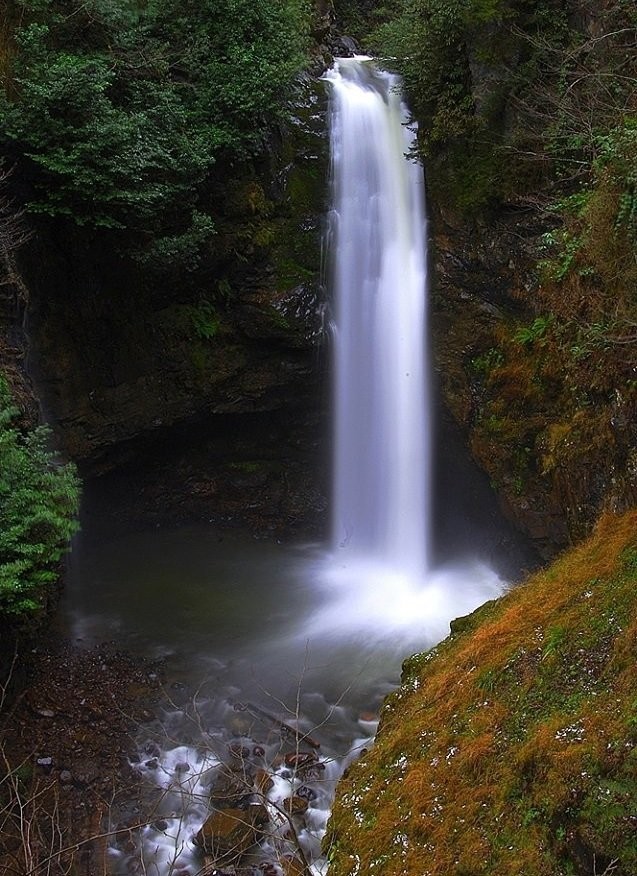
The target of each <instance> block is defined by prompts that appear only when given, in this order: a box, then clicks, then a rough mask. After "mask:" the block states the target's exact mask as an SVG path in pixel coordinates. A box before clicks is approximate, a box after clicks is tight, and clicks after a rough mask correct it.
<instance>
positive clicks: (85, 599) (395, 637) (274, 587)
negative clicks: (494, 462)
mask: <svg viewBox="0 0 637 876" xmlns="http://www.w3.org/2000/svg"><path fill="white" fill-rule="evenodd" d="M332 562H333V558H332V556H331V554H330V553H329V552H328V551H327V550H326V549H325V548H324V547H323V546H321V545H318V544H297V545H288V544H280V543H278V542H274V541H268V540H262V539H256V538H254V537H252V536H250V535H248V534H241V533H239V532H236V531H229V532H228V531H226V532H221V531H217V530H215V529H213V528H212V527H207V526H204V525H197V526H187V527H180V528H175V529H169V528H167V529H163V528H156V529H153V530H151V531H147V532H143V531H142V532H136V533H130V534H126V535H122V534H121V533H120V534H117V535H113V536H110V537H109V536H108V535H106V534H105V533H103V532H99V533H93V534H92V533H91V531H90V529H89V530H85V531H84V532H83V533H82V534H81V535H80V536H79V537H78V538H77V539H76V543H75V545H74V548H73V552H72V554H71V556H70V559H69V564H68V573H67V588H66V592H65V596H64V601H63V605H62V618H63V623H64V625H65V627H66V632H67V633H68V635H69V636H70V637H72V638H73V640H74V641H75V642H76V644H78V645H83V646H86V647H90V646H92V645H93V644H97V643H101V642H104V641H116V642H117V645H118V647H124V648H126V649H128V650H130V651H132V652H136V653H138V654H140V655H142V656H144V657H150V658H155V659H161V661H162V666H163V672H164V674H165V677H166V679H167V682H166V693H167V699H166V702H165V704H164V706H163V707H162V709H161V710H160V712H159V714H158V716H157V719H156V721H154V722H152V723H150V724H149V725H148V726H144V727H140V728H139V734H138V740H137V741H138V752H137V755H135V756H133V758H132V763H133V766H134V768H135V769H136V770H137V771H138V772H139V773H140V774H141V775H142V777H143V779H144V784H145V786H146V789H147V792H148V802H147V807H150V808H149V811H150V812H151V813H152V814H151V816H149V817H148V822H149V823H148V824H147V826H146V827H144V828H143V830H142V831H141V833H140V834H139V837H138V845H136V846H135V847H134V848H130V847H128V848H121V847H118V846H117V844H114V846H113V847H112V849H111V858H112V863H113V872H114V873H116V874H118V876H119V874H121V876H128V874H135V873H138V872H146V873H148V874H153V876H169V874H175V876H176V874H179V873H181V874H186V873H188V874H191V876H194V874H195V873H198V872H199V868H200V866H201V854H200V852H199V850H198V849H197V848H196V847H195V845H194V844H193V842H192V840H193V837H194V836H195V834H196V833H197V831H198V830H199V828H200V827H201V825H202V824H203V823H204V821H205V820H206V817H207V815H208V812H209V800H210V797H211V795H212V796H213V797H214V788H215V786H216V785H218V783H219V781H220V778H223V777H224V776H226V775H227V774H228V773H233V774H234V772H235V771H236V766H237V764H236V763H233V761H234V760H236V758H237V756H238V757H239V759H240V761H241V769H242V771H243V772H244V773H246V772H248V773H250V776H252V774H254V773H255V772H256V771H258V770H264V771H268V773H269V774H270V775H271V777H272V779H271V780H272V782H273V785H272V787H271V788H268V790H267V794H264V797H267V805H268V806H270V807H271V811H270V828H269V830H270V835H269V838H268V839H267V840H266V841H263V842H262V843H261V845H260V846H259V847H258V852H257V853H256V854H255V855H253V858H252V859H249V861H248V863H249V864H250V866H251V867H259V866H261V867H262V868H265V869H261V870H259V869H253V870H250V869H244V870H241V871H240V872H242V873H243V872H245V873H250V872H256V873H259V872H261V873H277V872H279V871H278V870H276V868H275V869H274V870H267V867H268V866H270V867H273V866H275V864H274V862H275V861H277V860H280V859H281V858H282V857H283V858H284V857H285V856H286V854H288V853H289V854H290V855H291V856H292V858H293V857H294V850H295V846H296V840H295V841H294V842H292V841H291V840H290V838H289V836H286V834H287V833H288V827H289V825H288V823H287V815H286V814H281V807H282V806H283V805H284V801H286V800H290V799H303V800H304V801H305V802H307V808H306V809H304V811H303V812H299V813H295V814H294V818H293V820H294V826H295V829H296V831H297V833H298V842H299V843H300V844H301V847H302V849H303V851H304V854H305V855H306V857H307V859H308V860H310V861H312V862H314V863H313V867H314V872H315V873H322V872H324V867H325V862H324V861H323V860H322V858H321V857H320V842H321V839H322V837H323V834H324V831H325V826H326V821H327V817H328V814H329V807H330V805H331V800H332V797H333V793H334V787H335V784H336V781H337V780H338V777H339V776H340V774H341V772H342V770H343V768H344V767H345V765H346V764H347V763H348V762H349V761H350V760H351V758H352V757H354V756H355V754H356V751H357V750H358V749H359V748H360V747H361V746H365V745H369V744H370V743H371V741H372V737H373V734H374V733H375V730H376V726H377V723H376V722H377V715H378V711H379V707H380V705H381V702H382V700H383V698H384V697H385V696H386V695H387V693H389V692H390V691H391V690H392V689H393V688H394V687H395V685H396V683H397V681H398V678H399V673H400V664H401V661H402V660H403V659H404V658H405V657H406V656H407V655H408V654H410V653H411V652H413V651H416V650H422V649H424V648H427V647H429V646H431V645H432V644H434V643H435V642H437V641H439V640H440V639H441V638H443V637H444V636H445V635H446V634H447V632H448V624H449V620H450V619H451V618H453V617H456V616H458V615H462V614H465V613H467V612H469V611H470V610H472V609H473V608H474V607H476V606H477V605H478V604H479V603H480V602H482V601H484V600H485V599H487V598H490V597H493V596H496V595H497V594H498V593H499V592H500V590H501V587H502V582H501V579H500V578H499V576H498V575H497V574H495V573H494V572H493V571H491V570H490V569H489V568H488V567H487V566H486V565H485V564H483V563H481V562H478V561H472V562H465V563H463V564H459V565H456V566H455V567H454V566H453V565H448V566H446V567H442V568H439V569H437V570H436V571H435V572H433V573H432V575H431V580H430V581H429V582H428V583H427V584H426V585H425V587H424V588H423V589H422V590H421V591H419V592H412V591H407V590H405V591H403V592H400V590H398V589H397V587H396V582H393V581H391V580H387V581H386V582H385V584H384V585H383V583H382V582H381V581H380V580H378V581H376V585H375V587H374V588H373V589H371V590H368V591H367V592H365V590H364V589H363V588H362V587H361V588H359V589H356V588H354V589H350V590H348V592H343V590H342V588H341V586H340V585H339V584H338V582H334V580H333V579H332V578H331V577H330V574H329V572H330V568H331V564H332ZM291 733H298V734H299V736H298V738H297V737H293V738H291ZM306 736H307V737H309V739H310V740H311V742H312V745H309V746H308V744H306V743H305V741H304V737H306ZM314 744H316V746H317V747H315V745H314ZM318 746H320V748H319V747H318ZM237 752H238V755H237ZM296 753H300V754H307V755H308V756H309V758H310V761H309V762H308V763H301V764H300V765H299V764H296V763H294V760H293V758H294V755H295V754H296ZM286 755H287V757H286ZM315 755H317V757H315ZM250 780H251V781H252V778H251V779H250ZM299 794H300V795H301V796H300V797H299ZM303 806H305V803H304V804H303ZM245 866H246V864H245V862H244V863H242V867H245ZM220 872H224V871H220Z"/></svg>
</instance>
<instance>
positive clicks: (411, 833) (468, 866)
mask: <svg viewBox="0 0 637 876" xmlns="http://www.w3.org/2000/svg"><path fill="white" fill-rule="evenodd" d="M636 532H637V512H635V511H632V512H629V513H627V514H625V515H623V516H620V517H615V516H610V515H608V516H606V517H604V518H603V519H602V520H601V522H600V523H599V524H598V526H597V528H596V529H595V531H594V533H593V535H592V536H591V538H590V539H589V540H588V541H586V542H585V543H583V544H582V545H581V546H580V547H578V548H575V549H573V550H571V551H569V552H567V553H565V554H564V555H563V556H562V557H561V558H559V559H558V560H557V561H556V562H555V563H554V564H553V565H552V566H550V567H548V568H547V569H545V570H544V571H541V572H539V573H538V574H536V575H534V576H532V577H531V578H530V579H529V580H528V581H527V582H526V583H525V584H523V585H521V586H519V587H517V588H516V589H514V590H512V591H511V592H510V593H508V594H507V595H505V596H504V597H502V598H501V599H499V600H497V601H496V602H494V603H490V604H488V605H487V606H485V607H483V608H482V609H479V610H478V611H477V612H475V613H474V615H472V616H470V618H468V619H467V620H466V622H465V623H464V624H462V625H460V627H461V629H460V630H459V631H458V632H456V633H455V634H454V635H452V636H451V637H450V638H448V639H447V640H446V641H445V642H443V643H442V644H441V645H439V646H438V647H437V648H434V649H433V650H432V651H430V652H428V653H425V654H419V655H415V656H414V657H412V658H410V659H409V660H407V661H406V662H405V664H404V671H403V680H402V685H401V687H400V688H399V689H398V690H397V691H396V693H394V694H393V695H391V696H390V697H389V698H388V700H387V701H386V704H385V708H384V711H383V714H382V717H381V724H380V728H379V733H378V737H377V741H376V744H375V746H374V748H373V749H372V750H371V751H370V752H368V753H366V754H365V755H364V757H363V758H361V760H360V761H358V763H356V764H355V765H354V766H353V767H352V768H351V769H350V771H349V773H348V774H347V776H346V777H345V778H344V779H343V780H342V782H341V784H340V786H339V794H338V799H337V802H336V805H335V808H334V810H333V816H332V821H331V826H330V829H329V831H328V836H327V837H326V845H325V850H326V852H327V853H328V854H329V856H330V860H331V867H330V874H331V876H353V874H354V873H366V874H372V873H375V872H378V873H383V876H394V874H402V873H405V872H407V873H420V874H423V876H425V874H426V876H442V874H445V876H448V874H450V873H454V874H465V876H468V874H471V876H478V874H481V873H484V874H489V876H519V874H520V873H524V874H525V876H543V874H546V873H551V874H553V876H569V874H574V876H585V874H586V876H588V874H591V873H600V874H601V873H604V872H608V873H610V872H612V873H614V874H615V876H632V874H634V873H635V872H636V871H637V841H636V831H637V825H636V823H635V811H636V807H637V796H636V790H635V789H636V787H637V784H636V782H635V770H636V769H637V735H636V731H635V726H636V712H635V690H636V689H637V675H636V669H635V667H636V665H637V661H636V656H637V654H636V648H637V624H636V621H635V618H636V616H637V587H636V586H635V585H636V583H637V535H636ZM455 629H456V630H458V629H459V628H458V626H456V627H455Z"/></svg>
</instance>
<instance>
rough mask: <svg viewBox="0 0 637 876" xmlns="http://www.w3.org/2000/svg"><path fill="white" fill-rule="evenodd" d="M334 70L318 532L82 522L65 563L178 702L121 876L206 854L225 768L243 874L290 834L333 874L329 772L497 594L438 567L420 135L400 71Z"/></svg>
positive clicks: (469, 575)
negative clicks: (286, 535)
mask: <svg viewBox="0 0 637 876" xmlns="http://www.w3.org/2000/svg"><path fill="white" fill-rule="evenodd" d="M326 79H327V81H328V88H329V91H330V101H331V143H332V169H333V192H334V201H333V208H332V211H331V220H330V246H331V248H332V252H333V263H334V270H333V277H334V287H335V296H336V300H335V305H334V335H335V351H336V352H335V371H336V377H335V398H336V401H335V420H336V426H335V428H336V434H335V447H336V451H335V474H334V525H333V539H332V545H331V546H324V545H319V544H301V545H281V544H278V543H275V542H272V541H259V540H255V539H254V538H251V537H250V536H248V535H240V534H236V533H235V534H229V533H220V532H216V531H214V530H213V529H212V528H210V527H205V526H198V527H190V528H181V529H178V530H163V529H155V530H153V531H151V532H146V533H143V532H142V533H136V534H129V535H125V536H122V535H118V536H117V537H113V538H105V537H103V536H102V535H100V534H99V533H95V534H93V535H92V534H91V532H90V530H89V531H85V532H84V534H83V535H82V536H81V537H80V539H79V540H78V543H77V545H76V547H75V550H74V552H73V555H72V558H71V562H70V567H69V576H68V577H69V582H68V587H67V592H66V597H65V599H66V603H65V611H66V618H67V622H68V625H69V628H70V630H71V632H72V635H74V636H75V637H76V638H77V639H78V640H82V641H84V642H86V643H87V644H90V643H92V642H95V641H102V640H104V639H115V640H117V641H118V642H121V643H123V644H125V645H126V646H127V647H128V648H131V649H135V648H136V649H138V650H139V652H140V653H143V654H144V655H150V656H157V657H162V658H163V659H164V661H165V666H166V667H167V669H166V671H167V673H168V694H169V698H170V699H169V700H167V702H166V705H165V708H164V710H163V712H162V714H160V715H159V716H158V720H157V721H156V722H155V723H153V724H152V725H149V726H148V727H144V728H140V733H139V738H138V747H137V752H136V753H135V754H134V755H133V757H132V762H133V765H134V767H135V769H137V770H138V772H139V773H140V775H141V776H142V777H143V779H144V781H145V782H146V787H147V789H148V795H149V800H153V801H154V802H153V805H154V807H155V808H154V809H153V814H152V818H149V822H148V824H147V826H146V827H145V828H144V829H143V830H142V831H141V832H140V833H139V834H138V836H137V840H136V841H135V842H134V843H133V847H132V848H131V845H130V842H129V843H128V845H126V844H120V845H117V844H115V845H114V846H113V848H112V849H111V857H112V862H113V871H114V873H116V874H118V876H129V874H135V873H141V872H143V873H147V874H151V876H177V874H181V876H186V874H190V876H194V874H195V873H197V872H198V871H199V868H200V867H201V863H202V858H201V854H200V852H199V851H198V850H197V849H196V847H195V846H194V845H193V842H192V838H193V836H194V834H195V833H196V831H197V830H198V829H199V828H200V827H201V825H202V823H203V822H204V820H205V819H206V816H207V814H208V812H209V808H210V797H211V795H212V797H213V798H217V797H218V796H219V794H220V791H219V787H220V783H221V784H223V782H224V781H226V780H227V779H228V777H229V776H231V777H233V781H235V783H236V781H237V780H238V779H237V777H238V776H239V774H240V776H241V777H242V780H243V781H245V782H246V783H247V784H246V786H245V794H244V795H243V797H244V798H245V800H243V799H242V804H241V805H245V806H248V805H249V804H255V803H257V802H260V803H261V804H264V805H265V807H266V816H267V817H268V819H269V820H268V822H267V826H266V827H264V828H263V833H262V840H261V843H260V845H259V846H258V847H257V848H256V850H255V851H254V852H253V853H252V855H251V857H249V858H248V859H246V860H244V861H242V865H241V866H242V868H243V869H242V870H241V872H242V873H246V874H248V873H261V874H280V873H281V872H282V871H281V869H280V867H279V866H278V864H277V863H276V862H277V860H280V859H281V858H282V857H284V858H285V857H286V856H287V857H295V856H297V857H298V854H299V847H300V849H301V854H302V855H304V856H305V858H306V860H307V861H309V862H310V863H311V867H312V872H313V873H315V874H323V873H325V872H326V868H327V864H326V862H325V860H324V859H323V858H322V857H321V854H320V844H321V839H322V837H323V834H324V832H325V825H326V820H327V816H328V811H329V806H330V802H331V799H332V795H333V792H334V787H335V783H336V781H337V779H338V777H339V775H340V773H341V772H342V769H343V768H344V766H345V764H346V763H347V762H348V761H349V760H350V759H351V758H352V757H354V756H356V752H357V750H358V749H359V748H360V747H361V746H364V745H369V744H371V743H372V738H373V734H374V732H375V729H376V716H377V714H378V710H379V707H380V704H381V702H382V699H383V697H384V696H385V695H386V694H387V693H388V692H389V691H390V690H391V689H392V687H393V686H394V685H395V684H396V682H397V679H398V675H399V668H400V662H401V660H402V659H403V658H404V657H405V656H406V655H408V654H409V653H411V652H413V651H415V650H422V649H424V648H427V647H429V646H431V645H432V644H434V643H435V642H437V641H439V640H440V639H441V638H443V637H444V636H445V635H446V634H447V632H448V624H449V620H450V619H451V618H453V617H457V616H459V615H462V614H466V613H467V612H469V611H471V610H472V609H473V608H475V607H476V606H477V605H479V604H480V603H481V602H483V601H485V600H486V599H489V598H491V597H493V596H495V595H497V594H498V593H499V592H501V589H502V582H501V580H500V578H499V577H498V575H497V574H496V573H495V572H493V571H492V570H491V569H490V568H489V567H488V566H487V565H485V564H484V563H483V562H480V561H478V560H467V559H464V560H462V561H457V562H455V563H454V562H451V563H446V564H445V566H444V567H434V563H433V560H432V551H431V536H430V530H431V524H430V517H431V513H430V494H431V489H430V487H429V482H430V446H429V445H430V441H431V439H430V437H429V434H430V430H429V428H428V418H429V407H430V405H429V401H428V377H427V367H426V363H427V351H426V347H425V337H426V325H425V321H426V302H425V290H426V254H425V251H424V241H425V238H426V233H425V221H424V211H423V182H422V171H421V169H420V168H419V167H418V165H417V164H415V163H414V162H412V161H409V160H407V158H406V157H405V153H406V152H407V151H408V150H409V146H410V143H411V140H412V138H413V131H410V129H409V127H408V126H407V124H406V122H407V115H406V111H405V108H404V106H403V105H402V102H401V97H400V93H399V88H398V86H399V83H398V80H397V79H396V77H394V76H392V75H390V74H387V73H384V72H379V71H377V70H376V69H375V68H374V67H373V66H372V65H371V64H370V63H368V62H367V61H365V60H361V59H348V60H342V61H339V62H337V64H336V65H335V67H334V69H333V70H332V71H330V73H329V74H328V75H327V76H326ZM299 754H302V755H303V758H305V759H301V760H299V759H298V755H299ZM264 771H265V772H267V773H268V774H269V777H270V778H269V780H268V781H267V782H266V784H265V785H264V786H263V787H262V788H261V789H258V788H257V790H256V791H255V784H254V783H255V782H256V781H257V778H255V777H258V776H260V775H262V773H263V772H264ZM270 783H271V784H270ZM153 794H154V795H155V796H154V797H153ZM233 795H234V796H233V797H232V799H233V805H235V806H236V805H237V799H239V798H240V797H241V795H239V797H238V796H237V793H236V789H235V791H234V792H233ZM286 801H293V802H292V803H290V802H287V803H286ZM299 801H301V802H299ZM292 806H294V807H297V808H296V809H294V811H293V812H292V814H290V812H289V811H288V810H290V807H292ZM286 807H287V808H286ZM242 811H243V810H242ZM245 811H248V810H247V809H246V810H245ZM250 868H252V869H250ZM294 872H295V871H294Z"/></svg>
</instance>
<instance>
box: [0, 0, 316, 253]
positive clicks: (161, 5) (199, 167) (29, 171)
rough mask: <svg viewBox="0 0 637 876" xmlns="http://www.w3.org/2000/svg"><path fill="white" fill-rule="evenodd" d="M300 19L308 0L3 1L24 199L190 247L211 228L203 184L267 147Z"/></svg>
mask: <svg viewBox="0 0 637 876" xmlns="http://www.w3.org/2000/svg"><path fill="white" fill-rule="evenodd" d="M308 29H309V16H308V7H307V4H306V3H305V2H304V0H284V2H281V3H275V4H271V3H267V2H261V0H257V2H254V0H251V2H246V0H223V2H218V0H214V2H212V0H207V2H179V3H175V2H173V0H152V2H148V3H138V2H137V0H124V2H116V3H113V2H111V0H89V2H80V0H73V2H71V3H63V2H58V0H44V2H41V0H10V2H9V4H8V10H7V13H6V20H5V23H4V29H3V32H2V33H0V65H1V67H2V72H3V73H4V81H5V88H4V91H3V94H2V96H1V97H0V126H1V127H2V131H3V136H2V144H1V148H2V149H3V151H6V152H7V153H8V154H10V155H11V156H12V157H14V158H17V159H18V160H19V161H20V165H21V171H20V176H21V177H22V178H23V184H24V185H28V186H29V187H30V189H31V191H30V192H28V193H27V196H26V197H27V200H28V205H29V209H30V210H31V211H32V212H40V213H44V214H48V215H51V216H60V215H62V216H68V217H70V218H72V219H73V220H74V221H75V222H76V223H78V224H81V225H89V226H97V227H106V228H114V229H130V230H132V231H135V232H138V233H139V234H144V235H147V236H150V237H151V239H152V246H147V247H146V249H147V250H150V256H154V257H161V256H164V257H165V258H166V259H168V260H172V261H174V260H175V259H179V258H183V259H184V260H187V258H188V257H190V258H192V257H193V253H196V252H197V249H198V247H200V246H201V245H202V243H203V242H204V241H205V240H207V239H208V238H209V237H210V235H211V234H212V233H213V222H212V218H211V215H210V212H209V211H206V209H203V208H202V207H201V205H200V204H199V198H198V195H199V189H200V187H201V185H202V183H203V182H204V181H205V179H206V177H207V176H208V175H209V173H210V172H211V169H212V167H213V166H214V164H215V163H216V162H217V161H218V160H219V159H220V158H221V157H224V158H225V160H226V161H227V160H230V159H231V160H232V161H233V162H237V161H241V160H242V159H243V158H245V156H246V155H249V154H252V153H253V152H254V151H255V149H256V148H258V147H260V146H262V145H263V142H264V138H265V137H266V134H267V132H268V131H269V130H271V128H272V125H273V123H274V122H275V121H276V118H277V117H278V116H279V115H280V113H281V112H282V110H283V108H284V98H285V94H286V89H287V88H289V86H290V83H291V81H292V78H293V76H294V74H295V73H296V72H297V71H298V70H299V69H300V67H301V66H302V64H303V61H304V58H305V51H306V46H307V41H308ZM147 254H148V253H147Z"/></svg>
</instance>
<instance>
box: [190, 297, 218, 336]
mask: <svg viewBox="0 0 637 876" xmlns="http://www.w3.org/2000/svg"><path fill="white" fill-rule="evenodd" d="M189 313H190V319H191V321H192V327H193V329H194V331H195V334H196V335H197V337H198V338H201V339H202V340H205V341H210V340H212V338H214V337H215V335H216V334H217V333H218V332H219V327H220V322H219V317H218V315H217V312H216V310H215V307H214V305H213V304H212V303H211V302H210V301H208V299H207V298H202V300H201V301H200V302H199V304H198V305H197V306H196V307H190V308H189Z"/></svg>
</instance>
